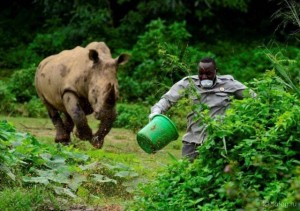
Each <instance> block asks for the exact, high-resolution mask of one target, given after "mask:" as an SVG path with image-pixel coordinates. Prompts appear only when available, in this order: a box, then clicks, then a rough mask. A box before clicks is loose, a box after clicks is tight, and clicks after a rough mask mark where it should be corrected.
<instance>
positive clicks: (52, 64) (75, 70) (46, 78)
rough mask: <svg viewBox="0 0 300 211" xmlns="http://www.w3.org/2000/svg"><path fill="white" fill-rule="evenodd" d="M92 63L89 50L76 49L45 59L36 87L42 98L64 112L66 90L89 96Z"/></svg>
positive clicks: (38, 73) (40, 68) (40, 66)
mask: <svg viewBox="0 0 300 211" xmlns="http://www.w3.org/2000/svg"><path fill="white" fill-rule="evenodd" d="M91 68H92V62H91V61H90V60H89V58H88V50H87V49H85V48H82V47H76V48H74V49H72V50H65V51H62V52H61V53H59V54H56V55H53V56H49V57H47V58H45V59H44V60H43V61H42V62H41V63H40V64H39V67H38V70H37V73H36V78H35V85H36V89H37V92H38V94H39V96H40V97H42V98H43V99H45V100H46V101H47V102H49V103H50V104H52V105H53V106H54V107H56V108H57V109H59V110H64V106H63V102H62V95H63V93H64V92H65V90H72V91H73V92H75V93H77V92H79V93H78V94H79V95H82V97H84V95H85V94H86V95H87V93H86V92H87V91H86V87H82V86H85V84H86V83H83V82H80V80H83V81H85V80H87V79H88V75H89V72H90V69H91Z"/></svg>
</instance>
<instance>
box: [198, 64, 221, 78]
mask: <svg viewBox="0 0 300 211" xmlns="http://www.w3.org/2000/svg"><path fill="white" fill-rule="evenodd" d="M198 71H199V72H198V76H199V79H200V81H202V80H212V81H213V80H214V79H215V77H216V73H217V71H216V67H215V65H214V64H213V63H212V62H210V63H202V62H200V63H199V65H198Z"/></svg>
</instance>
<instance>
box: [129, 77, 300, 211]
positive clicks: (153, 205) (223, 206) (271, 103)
mask: <svg viewBox="0 0 300 211" xmlns="http://www.w3.org/2000/svg"><path fill="white" fill-rule="evenodd" d="M248 85H249V87H252V88H253V89H254V90H255V92H256V93H257V97H256V98H255V99H252V98H245V99H244V100H240V101H238V100H236V101H233V103H232V105H231V108H230V109H229V110H228V111H227V113H226V116H225V118H222V119H215V120H212V119H210V118H209V117H208V116H206V115H205V113H204V114H203V116H202V118H203V121H204V124H207V128H208V132H209V134H210V135H209V138H208V140H207V141H206V142H205V143H204V145H203V146H201V147H200V148H199V149H198V150H199V154H200V157H199V158H198V159H196V160H195V161H194V162H193V163H189V162H188V161H186V160H179V161H178V162H175V163H174V164H173V165H171V166H169V167H168V169H167V170H166V171H165V172H163V173H162V174H161V175H160V176H159V177H158V178H157V179H156V180H155V181H154V182H153V183H152V184H150V185H146V186H144V187H143V188H142V189H141V190H142V192H141V193H138V194H139V196H138V197H136V201H135V205H132V207H131V210H141V209H142V210H166V209H168V210H173V209H174V210H175V209H178V208H180V209H182V210H193V209H199V210H237V209H246V210H259V209H261V208H263V209H266V210H273V209H277V208H280V207H278V204H279V205H280V204H281V205H283V206H285V207H281V209H280V210H283V209H284V208H286V206H289V207H288V208H292V209H293V208H294V209H295V210H296V209H297V208H298V209H299V204H300V203H299V202H300V198H299V191H298V188H299V182H297V181H298V180H299V176H300V174H299V173H300V171H299V168H300V167H299V165H300V157H299V152H300V140H299V137H300V126H299V121H300V106H299V105H300V101H299V98H297V97H296V95H294V94H293V93H289V92H286V90H285V85H284V84H283V83H282V80H280V79H279V78H278V77H277V76H276V75H275V74H274V72H273V71H272V72H268V73H267V74H265V75H264V79H263V80H255V81H253V82H252V83H251V84H248Z"/></svg>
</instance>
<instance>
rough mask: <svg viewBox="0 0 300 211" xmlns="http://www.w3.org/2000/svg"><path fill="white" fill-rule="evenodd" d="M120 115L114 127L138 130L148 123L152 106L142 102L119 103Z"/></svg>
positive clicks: (118, 110)
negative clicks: (144, 104)
mask: <svg viewBox="0 0 300 211" xmlns="http://www.w3.org/2000/svg"><path fill="white" fill-rule="evenodd" d="M117 112H118V116H117V119H116V121H115V122H114V127H122V128H127V129H131V130H133V131H138V130H139V129H141V128H142V127H144V126H145V125H146V124H147V123H148V121H149V120H148V115H149V114H150V108H148V107H146V106H143V105H141V104H117Z"/></svg>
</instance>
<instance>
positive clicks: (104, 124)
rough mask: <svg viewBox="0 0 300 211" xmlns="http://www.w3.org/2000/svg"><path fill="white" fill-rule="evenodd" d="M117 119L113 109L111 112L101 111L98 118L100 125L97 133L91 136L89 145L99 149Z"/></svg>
mask: <svg viewBox="0 0 300 211" xmlns="http://www.w3.org/2000/svg"><path fill="white" fill-rule="evenodd" d="M116 117H117V114H116V111H115V109H113V110H106V111H102V112H101V115H100V118H101V124H100V126H99V129H98V131H97V132H96V133H95V135H94V136H93V139H92V141H91V144H92V145H93V146H94V147H96V148H98V149H101V148H102V146H103V143H104V137H105V136H106V135H107V134H108V133H109V131H110V130H111V128H112V126H113V123H114V121H115V119H116Z"/></svg>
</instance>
